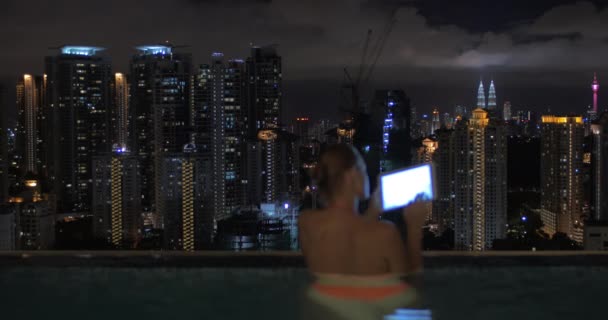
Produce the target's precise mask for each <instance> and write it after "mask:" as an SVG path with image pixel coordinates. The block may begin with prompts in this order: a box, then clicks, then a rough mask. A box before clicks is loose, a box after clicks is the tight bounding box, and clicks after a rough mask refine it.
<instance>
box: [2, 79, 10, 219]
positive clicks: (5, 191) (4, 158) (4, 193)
mask: <svg viewBox="0 0 608 320" xmlns="http://www.w3.org/2000/svg"><path fill="white" fill-rule="evenodd" d="M6 118H7V116H6V107H5V106H4V87H2V85H0V204H1V203H4V202H5V201H6V199H7V198H8V128H7V125H8V123H7V121H6ZM7 210H8V209H7ZM7 217H8V216H7ZM7 219H8V218H7Z"/></svg>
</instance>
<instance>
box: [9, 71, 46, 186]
mask: <svg viewBox="0 0 608 320" xmlns="http://www.w3.org/2000/svg"><path fill="white" fill-rule="evenodd" d="M45 93H46V77H45V76H36V77H35V76H32V75H29V74H25V75H23V76H22V77H21V78H19V81H18V82H17V112H18V118H19V122H18V124H17V132H16V134H17V137H16V143H17V153H18V154H19V158H20V159H21V161H22V164H21V165H20V168H22V172H21V174H22V175H25V174H26V173H31V174H35V175H37V174H38V172H39V169H40V166H41V165H42V161H41V159H40V147H41V146H40V142H41V139H42V137H41V134H40V124H41V123H40V122H41V117H42V111H43V106H44V103H45Z"/></svg>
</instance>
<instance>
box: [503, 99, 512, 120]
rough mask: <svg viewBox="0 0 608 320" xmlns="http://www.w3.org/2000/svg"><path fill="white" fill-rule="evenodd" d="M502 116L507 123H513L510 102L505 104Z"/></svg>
mask: <svg viewBox="0 0 608 320" xmlns="http://www.w3.org/2000/svg"><path fill="white" fill-rule="evenodd" d="M502 115H503V119H504V120H505V121H511V117H512V115H511V102H509V101H506V102H505V104H504V106H503V109H502Z"/></svg>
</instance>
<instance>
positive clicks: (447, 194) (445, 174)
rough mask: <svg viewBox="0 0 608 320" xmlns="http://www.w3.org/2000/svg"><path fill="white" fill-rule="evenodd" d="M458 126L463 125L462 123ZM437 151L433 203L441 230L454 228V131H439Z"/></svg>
mask: <svg viewBox="0 0 608 320" xmlns="http://www.w3.org/2000/svg"><path fill="white" fill-rule="evenodd" d="M454 125H455V126H456V125H462V121H459V122H457V123H456V124H454ZM436 135H437V149H436V150H435V152H434V153H433V162H434V163H435V170H436V171H435V172H436V177H437V178H436V182H437V196H436V199H435V201H433V218H432V220H433V221H435V222H436V223H437V224H438V225H439V230H440V231H444V230H445V229H447V228H452V229H453V228H454V178H455V172H454V165H455V162H454V159H455V158H454V157H455V151H454V147H455V145H454V138H455V136H454V131H453V130H449V129H446V128H441V129H439V130H437V132H436Z"/></svg>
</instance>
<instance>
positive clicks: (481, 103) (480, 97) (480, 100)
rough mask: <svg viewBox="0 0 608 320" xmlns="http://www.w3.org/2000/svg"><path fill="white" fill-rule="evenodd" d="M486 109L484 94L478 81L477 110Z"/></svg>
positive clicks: (481, 83) (481, 84) (480, 82)
mask: <svg viewBox="0 0 608 320" xmlns="http://www.w3.org/2000/svg"><path fill="white" fill-rule="evenodd" d="M486 107H487V105H486V92H485V90H484V88H483V82H482V81H479V88H478V89H477V108H481V109H485V108H486Z"/></svg>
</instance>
